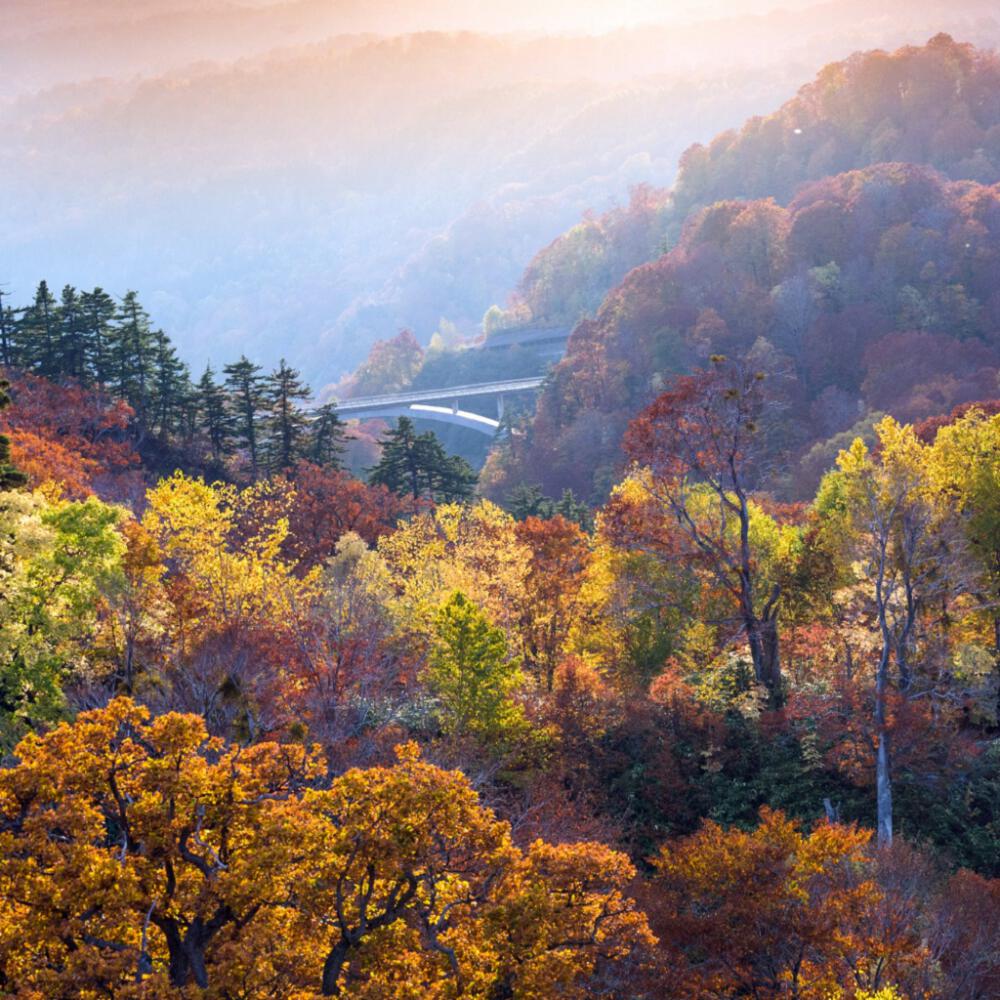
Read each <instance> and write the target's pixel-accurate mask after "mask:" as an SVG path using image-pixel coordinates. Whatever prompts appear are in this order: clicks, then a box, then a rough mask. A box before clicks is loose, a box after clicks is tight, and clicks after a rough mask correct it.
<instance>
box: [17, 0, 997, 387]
mask: <svg viewBox="0 0 1000 1000" xmlns="http://www.w3.org/2000/svg"><path fill="white" fill-rule="evenodd" d="M528 6H529V5H526V4H525V5H521V6H519V7H517V8H515V9H513V10H511V11H508V12H498V11H497V10H495V5H487V4H463V5H458V4H455V3H441V4H433V3H427V4H413V5H411V4H406V5H402V6H401V5H399V4H389V3H386V4H375V5H364V4H336V5H329V4H318V3H316V2H314V0H310V2H308V3H301V4H300V3H292V4H277V5H272V4H259V5H254V10H253V11H251V12H250V13H248V12H247V9H246V8H245V7H240V6H236V7H233V6H232V5H227V4H209V5H206V6H204V7H203V8H202V10H201V11H200V13H198V14H195V13H192V9H191V6H190V5H188V6H187V7H186V8H185V5H183V4H174V3H172V2H171V3H163V4H144V5H141V6H132V7H130V14H129V17H128V18H124V17H122V18H119V19H118V20H115V18H114V16H113V15H114V11H115V10H116V9H117V7H116V5H115V4H95V5H93V8H92V13H93V17H85V16H84V15H83V13H82V9H81V8H76V10H77V13H76V14H73V13H72V11H73V9H74V8H73V6H72V5H65V4H62V5H59V4H50V5H46V6H45V7H44V8H42V9H43V10H50V8H51V10H54V11H55V12H56V13H55V14H52V15H51V18H49V21H46V20H44V19H42V18H41V16H40V15H39V16H38V17H37V18H29V17H28V16H27V15H26V14H22V16H20V17H19V18H18V20H17V24H18V25H19V28H18V31H17V32H16V33H15V32H11V34H10V35H8V36H5V37H6V41H5V42H0V55H2V57H3V60H4V65H5V67H6V69H7V73H6V77H5V79H6V83H5V84H4V86H5V87H6V88H7V89H6V91H5V93H6V94H7V95H8V99H7V100H6V101H3V102H2V103H0V130H2V131H3V134H4V136H5V142H4V144H3V148H2V150H0V173H2V174H3V176H4V178H5V185H6V188H7V190H8V192H9V196H8V198H7V199H5V202H4V206H3V207H2V208H0V225H2V227H3V231H4V233H5V240H6V244H7V246H8V250H9V252H8V254H7V255H6V262H5V265H4V268H3V273H2V274H0V282H2V283H3V284H4V285H5V287H6V290H7V291H8V292H9V293H10V294H11V296H12V298H13V300H14V301H15V302H17V303H19V304H23V303H25V302H26V300H27V297H28V295H30V293H31V290H32V289H33V288H34V287H35V285H36V284H37V282H38V280H39V279H40V278H42V277H43V276H44V277H47V278H48V279H49V280H50V281H51V282H52V283H53V285H54V286H56V287H61V286H62V285H63V284H65V283H70V284H73V285H75V286H76V287H92V286H93V285H94V284H96V283H97V282H102V283H104V284H106V285H107V286H108V288H109V290H110V291H112V292H113V293H115V294H116V295H123V294H124V293H125V292H126V291H127V290H128V289H130V288H132V289H137V290H140V291H141V292H142V294H143V298H144V301H146V302H147V304H148V306H149V308H150V310H151V312H152V315H153V317H154V321H155V322H156V323H157V324H160V325H162V326H163V327H164V328H165V329H168V330H169V331H170V332H171V334H172V336H173V337H174V339H175V341H176V342H177V344H178V347H179V349H180V351H181V353H182V356H183V357H184V358H185V360H187V361H188V362H189V363H190V364H191V366H192V368H194V369H200V368H201V367H202V365H203V364H204V363H205V361H206V360H212V361H213V362H215V363H216V364H218V363H219V362H220V360H221V359H222V358H225V357H230V356H235V355H237V354H239V353H240V352H241V351H245V352H246V353H247V354H248V355H249V356H251V357H252V358H253V359H254V360H256V361H258V362H259V363H262V364H264V365H266V366H270V365H273V364H274V363H276V362H277V361H278V358H279V356H280V354H281V353H282V352H283V353H285V354H286V355H287V356H288V359H289V360H290V361H291V362H292V363H293V364H295V365H297V366H298V367H300V368H301V369H302V370H303V371H305V372H306V373H307V374H308V376H309V378H310V380H311V381H312V382H313V384H315V385H322V384H324V383H327V382H333V381H335V380H336V379H338V378H339V377H340V376H341V375H343V374H344V373H345V372H347V371H350V370H351V369H352V368H353V367H354V366H355V365H357V364H358V363H359V362H360V361H361V360H362V359H363V357H364V356H365V354H366V352H367V350H368V348H369V347H370V346H371V345H372V343H373V342H374V341H375V340H377V339H385V338H387V337H392V336H394V335H395V334H396V333H397V332H398V330H399V329H401V328H403V327H409V328H411V329H413V330H414V332H415V333H416V335H417V336H418V338H419V339H420V341H421V342H422V343H423V344H425V345H426V344H427V343H428V342H429V341H430V339H431V337H432V335H433V333H434V332H435V331H436V330H438V329H439V327H440V326H441V323H442V320H444V321H445V322H447V323H451V324H454V325H455V326H457V327H458V328H459V329H460V330H461V331H462V332H463V333H466V334H471V333H473V332H475V331H476V330H477V328H478V326H479V324H480V321H481V319H482V317H483V315H484V313H485V312H486V310H487V309H488V308H489V307H490V306H491V305H492V304H494V303H495V302H502V301H503V300H504V298H505V296H506V295H507V293H508V291H509V289H510V288H511V287H512V286H513V285H514V284H515V283H516V281H517V279H518V277H519V275H520V274H521V273H522V272H523V270H524V268H525V266H526V265H527V264H528V263H529V262H530V260H531V257H532V255H533V254H534V253H535V251H536V250H537V248H538V247H539V246H544V245H545V244H546V243H548V242H549V241H551V240H552V239H553V238H555V237H556V236H558V234H559V233H560V232H564V231H565V230H566V229H567V228H568V227H570V226H572V225H573V223H574V222H575V221H577V220H579V218H580V217H581V215H582V214H583V213H584V212H585V211H587V210H588V209H592V210H595V211H596V212H598V213H600V212H603V211H605V210H608V209H613V208H614V207H615V206H620V205H624V204H627V202H628V191H629V188H630V187H631V186H633V185H636V184H652V185H657V186H660V187H662V186H664V185H667V184H670V183H671V182H672V181H673V180H674V176H675V172H676V166H677V162H678V159H679V157H680V155H681V153H682V152H683V150H684V148H685V147H686V146H688V145H689V144H690V143H691V142H692V141H693V140H701V141H703V142H707V141H709V140H710V139H711V137H712V136H713V135H715V134H717V133H719V132H720V131H722V130H724V129H727V128H731V127H733V126H735V125H737V124H738V123H739V122H741V121H744V120H745V119H746V118H747V117H748V116H749V115H751V114H753V113H755V112H756V111H758V110H759V109H760V108H766V107H775V106H777V105H779V104H780V103H781V102H782V101H783V100H785V99H787V98H788V97H790V96H791V95H792V94H793V93H794V88H795V86H796V85H797V84H798V83H799V82H800V81H801V80H802V79H804V78H805V77H806V76H807V75H808V74H809V73H810V72H812V70H813V68H814V67H815V66H817V65H821V64H822V63H823V62H826V61H828V60H830V59H836V58H841V57H843V56H844V55H846V54H847V53H849V52H851V51H854V50H855V49H857V48H859V47H866V46H867V47H870V46H871V45H873V44H882V43H884V42H885V41H886V39H888V40H889V41H890V42H891V43H892V44H898V43H902V42H906V41H916V40H919V39H923V38H926V37H927V36H928V34H929V33H932V32H933V30H936V29H937V28H938V27H940V26H942V25H943V26H945V27H949V28H950V29H951V30H954V31H957V32H963V37H969V38H975V39H983V40H989V38H990V37H992V36H991V33H994V34H995V18H994V19H992V20H991V11H990V8H989V5H988V4H984V3H983V2H982V0H963V2H962V3H961V4H958V5H955V4H946V3H944V2H943V0H921V2H920V3H919V4H915V5H914V4H909V5H906V10H905V11H903V7H902V5H899V4H896V3H894V4H893V9H894V10H896V9H897V8H898V10H897V14H898V16H896V17H894V18H893V19H892V20H891V23H888V24H887V21H886V13H885V11H883V10H879V11H875V10H867V9H865V5H863V4H860V3H858V2H857V0H837V2H834V3H824V4H817V5H812V6H811V7H810V9H808V10H806V9H803V8H804V6H805V5H803V4H796V5H794V6H789V5H785V6H784V8H783V9H781V10H774V11H769V10H768V4H766V3H747V4H743V5H740V6H738V7H735V8H734V7H733V5H731V4H727V5H721V4H720V5H716V6H714V7H709V8H705V7H704V6H703V5H702V6H701V7H700V13H692V12H691V11H690V10H687V11H685V12H683V16H682V14H681V13H679V12H678V10H674V9H673V8H671V10H673V14H672V15H671V16H672V17H673V20H672V21H669V22H668V23H663V24H654V25H650V26H646V27H643V28H641V29H636V28H629V27H627V26H626V27H620V28H617V29H615V30H609V29H608V25H607V24H606V23H605V25H604V30H603V33H602V32H601V31H596V32H589V31H582V30H580V29H579V28H577V29H575V30H574V29H573V28H572V27H569V26H570V25H571V24H572V19H573V17H577V18H578V20H579V21H580V23H581V24H582V23H594V24H596V25H597V27H600V18H597V20H596V21H594V22H586V16H587V12H588V11H590V10H591V9H593V10H595V11H596V10H597V9H598V7H600V5H596V4H595V5H591V7H586V6H582V5H570V4H564V5H553V6H552V7H548V8H547V9H546V11H545V12H539V13H538V18H542V17H543V15H544V17H548V18H550V21H551V18H552V17H555V16H556V15H557V14H558V18H557V19H556V20H555V21H551V24H556V23H560V22H559V18H562V22H561V23H563V24H564V25H566V26H567V27H565V29H564V32H563V33H562V34H557V33H549V34H530V33H525V32H523V31H522V32H520V33H509V31H508V29H511V28H512V27H513V26H514V25H516V23H517V20H516V19H517V17H518V16H519V12H520V13H523V12H524V10H525V9H526V8H527V7H528ZM604 6H605V8H606V5H604ZM644 6H645V9H647V10H648V9H650V5H648V4H646V5H643V4H636V5H635V11H636V12H637V13H635V15H634V17H639V16H640V15H641V13H642V9H643V8H644ZM18 8H19V9H20V10H21V11H24V10H25V8H24V5H18ZM182 8H184V9H182ZM320 8H322V16H320V14H319V13H317V11H318V10H320ZM557 8H558V9H557ZM16 9H17V8H16ZM723 9H725V10H726V11H728V13H727V15H726V16H720V15H721V13H722V11H723ZM574 10H575V13H574ZM629 10H631V8H622V9H621V10H616V12H615V16H616V17H621V18H622V19H623V22H622V23H625V21H627V20H628V19H629V18H632V14H630V13H629ZM462 11H465V13H464V14H463V13H462ZM50 12H51V11H50ZM848 15H849V16H848ZM12 17H13V15H12ZM59 18H63V19H64V21H65V23H63V21H60V20H59ZM282 18H284V19H285V20H286V21H288V23H289V24H290V28H289V29H288V30H285V29H284V28H283V27H282V25H283V24H284V21H282ZM338 18H339V19H338ZM633 19H634V18H633ZM81 20H82V21H83V22H84V23H83V24H82V25H81V24H80V23H78V22H80V21H81ZM50 22H51V25H55V27H52V30H47V29H46V30H43V26H44V25H45V24H46V23H50ZM25 23H28V25H29V28H30V30H28V29H24V24H25ZM523 23H524V24H525V25H530V24H531V23H532V21H531V18H530V17H529V18H528V19H527V20H525V21H524V22H523ZM539 23H540V22H539ZM60 25H61V27H60ZM234 25H236V27H237V28H238V30H236V28H233V26H234ZM415 25H420V30H419V31H415V30H414V26H415ZM231 28H233V30H230V29H231ZM458 29H463V30H458ZM407 32H409V33H407ZM488 32H494V33H488ZM98 68H100V70H101V72H100V74H98V75H99V76H100V78H99V79H98V78H92V74H97V69H98ZM45 73H48V74H49V75H48V76H47V77H45V78H44V79H43V76H42V75H43V74H45ZM628 263H629V264H631V263H632V262H631V261H630V262H628ZM612 272H613V273H612V274H611V280H612V281H613V280H615V279H617V278H618V277H620V273H619V269H617V268H612ZM621 273H624V272H621ZM608 287H610V286H608ZM279 342H280V344H281V347H280V348H276V347H274V346H273V345H275V344H277V343H279ZM207 344H211V345H212V346H211V347H207V346H206V345H207Z"/></svg>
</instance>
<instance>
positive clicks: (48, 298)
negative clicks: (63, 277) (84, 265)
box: [14, 281, 59, 378]
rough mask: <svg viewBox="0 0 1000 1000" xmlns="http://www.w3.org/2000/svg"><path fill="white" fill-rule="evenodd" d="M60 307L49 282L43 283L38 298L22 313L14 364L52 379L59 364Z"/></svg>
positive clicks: (38, 290) (39, 286) (37, 293)
mask: <svg viewBox="0 0 1000 1000" xmlns="http://www.w3.org/2000/svg"><path fill="white" fill-rule="evenodd" d="M58 313H59V306H58V304H57V303H56V300H55V298H54V297H53V295H52V292H50V291H49V286H48V284H47V283H46V282H44V281H42V282H40V283H39V285H38V288H37V290H36V291H35V300H34V302H32V304H31V305H30V306H28V307H27V309H25V310H24V312H23V313H22V314H21V318H20V320H19V321H18V324H17V327H16V328H15V331H14V363H15V364H17V365H18V366H19V367H21V368H26V369H28V370H29V371H32V372H34V373H35V374H36V375H44V376H45V377H46V378H52V377H55V376H57V375H58V374H59V371H58V367H57V360H58V351H57V338H58V336H59V326H58V324H59V317H58Z"/></svg>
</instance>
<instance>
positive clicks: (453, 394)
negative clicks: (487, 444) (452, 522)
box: [337, 375, 545, 437]
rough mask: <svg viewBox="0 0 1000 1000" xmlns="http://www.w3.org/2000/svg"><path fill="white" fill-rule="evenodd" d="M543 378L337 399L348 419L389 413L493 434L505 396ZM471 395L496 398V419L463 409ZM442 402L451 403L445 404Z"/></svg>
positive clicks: (382, 416) (339, 409)
mask: <svg viewBox="0 0 1000 1000" xmlns="http://www.w3.org/2000/svg"><path fill="white" fill-rule="evenodd" d="M544 381H545V379H544V377H543V376H541V375H537V376H534V377H532V378H516V379H507V380H506V381H503V382H478V383H476V384H474V385H456V386H452V387H450V388H447V389H424V390H423V391H419V390H417V391H413V392H397V393H391V394H387V395H384V396H362V397H359V398H357V399H345V400H344V401H343V402H338V403H337V413H338V414H339V415H340V416H341V417H342V418H343V419H345V420H376V419H386V418H390V417H410V418H411V419H416V420H435V421H438V422H439V423H444V424H455V425H456V426H458V427H465V428H467V429H468V430H472V431H477V432H478V433H480V434H487V435H489V436H490V437H492V436H493V435H494V434H496V433H497V431H498V430H499V429H500V422H501V421H502V420H503V412H504V397H505V396H509V395H511V394H514V393H520V392H534V391H535V390H537V389H538V388H540V386H541V385H542V382H544ZM471 398H479V399H489V400H490V401H491V402H493V403H494V404H495V406H496V413H497V416H496V419H495V420H494V419H493V418H492V417H486V416H483V415H482V414H480V413H474V412H473V411H471V410H463V409H462V408H461V405H460V401H461V400H463V399H471ZM441 403H445V404H448V405H444V406H442V405H440V404H441Z"/></svg>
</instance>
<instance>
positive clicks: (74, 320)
mask: <svg viewBox="0 0 1000 1000" xmlns="http://www.w3.org/2000/svg"><path fill="white" fill-rule="evenodd" d="M55 364H56V369H57V372H58V374H59V375H71V376H72V377H73V378H76V379H83V378H85V377H86V374H87V329H86V318H85V316H84V314H83V310H82V308H81V305H80V298H79V296H78V295H77V294H76V289H75V288H74V287H73V286H72V285H66V286H65V287H64V288H63V290H62V297H61V299H60V302H59V337H58V340H57V350H56V361H55Z"/></svg>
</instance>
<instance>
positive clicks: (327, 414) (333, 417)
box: [308, 403, 347, 469]
mask: <svg viewBox="0 0 1000 1000" xmlns="http://www.w3.org/2000/svg"><path fill="white" fill-rule="evenodd" d="M346 440H347V431H346V430H345V428H344V422H343V420H341V419H340V415H339V414H338V413H337V406H336V404H335V403H327V404H326V405H325V406H321V407H320V408H319V409H318V410H317V411H316V416H315V418H314V419H313V425H312V433H311V434H310V440H309V452H308V457H309V459H310V460H311V461H313V462H315V463H316V465H321V466H326V467H327V468H331V469H339V468H341V467H342V466H341V457H342V456H343V454H344V448H345V442H346Z"/></svg>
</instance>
